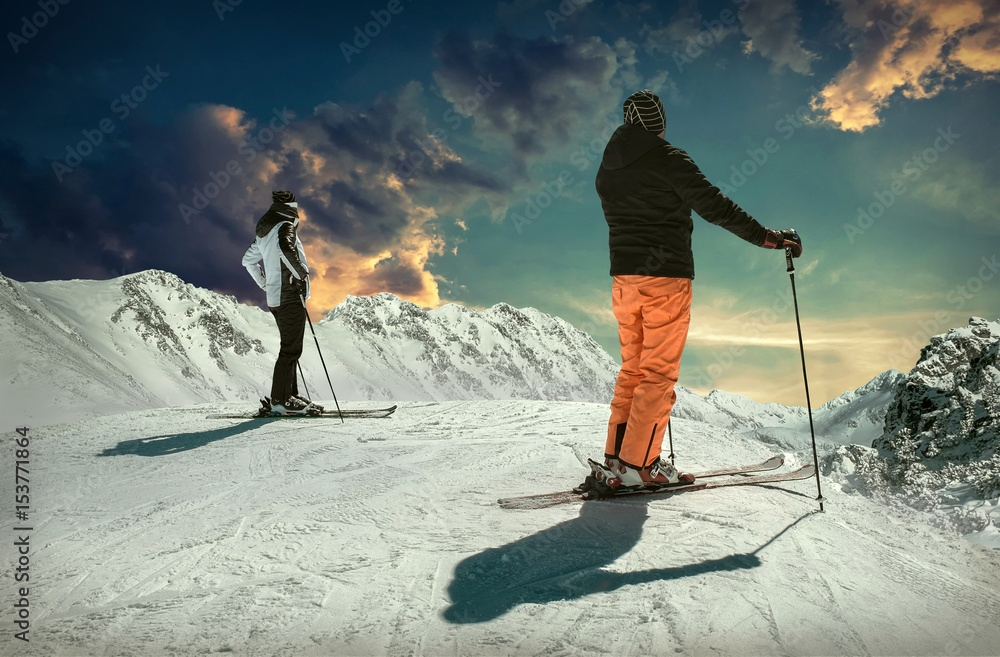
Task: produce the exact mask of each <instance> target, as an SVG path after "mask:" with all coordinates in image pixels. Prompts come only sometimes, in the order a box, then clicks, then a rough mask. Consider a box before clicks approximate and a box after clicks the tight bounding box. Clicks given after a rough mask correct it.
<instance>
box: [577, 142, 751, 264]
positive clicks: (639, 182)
mask: <svg viewBox="0 0 1000 657" xmlns="http://www.w3.org/2000/svg"><path fill="white" fill-rule="evenodd" d="M596 184H597V194H598V196H600V197H601V206H602V207H603V208H604V218H605V219H606V220H607V222H608V230H609V237H608V244H609V246H610V248H611V275H612V276H618V275H642V276H669V277H675V278H694V256H693V254H692V253H691V231H692V230H694V224H693V223H692V221H691V210H694V211H695V212H697V213H698V214H699V215H700V216H701V217H702V218H703V219H706V220H707V221H710V222H712V223H713V224H715V225H717V226H722V227H723V228H725V229H726V230H728V231H730V232H732V233H733V234H735V235H737V236H739V237H742V238H743V239H745V240H746V241H748V242H750V243H751V244H755V245H757V246H760V245H761V244H763V243H764V239H765V236H766V231H765V228H764V227H763V226H761V225H760V224H759V223H757V221H756V220H755V219H754V218H753V217H751V216H750V215H749V214H747V213H746V212H744V211H743V210H742V209H741V208H740V206H738V205H736V204H735V203H733V202H732V201H731V200H729V198H728V197H726V196H725V195H724V194H723V193H722V191H720V190H719V188H718V187H716V186H714V185H713V184H712V183H710V182H709V181H708V179H706V178H705V174H703V173H702V172H701V170H700V169H698V165H696V164H695V163H694V161H692V160H691V157H690V156H689V155H688V154H687V153H685V152H684V151H683V150H681V149H680V148H677V147H676V146H674V145H672V144H670V143H669V142H667V141H665V140H663V139H661V138H660V137H657V136H656V135H654V134H653V133H651V132H648V131H646V130H645V129H643V128H642V127H639V126H636V125H631V124H624V125H622V126H620V127H619V128H618V129H617V130H616V131H615V133H614V134H613V135H612V136H611V140H610V141H609V142H608V145H607V147H606V148H605V149H604V159H603V161H602V162H601V168H600V170H599V171H598V172H597V182H596Z"/></svg>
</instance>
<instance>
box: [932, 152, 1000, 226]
mask: <svg viewBox="0 0 1000 657" xmlns="http://www.w3.org/2000/svg"><path fill="white" fill-rule="evenodd" d="M913 195H914V198H916V199H918V200H919V201H921V202H923V203H926V204H928V205H930V206H932V207H935V208H937V209H939V210H942V211H944V212H945V213H947V216H950V217H961V218H962V219H963V220H965V221H968V222H971V223H972V224H974V225H976V227H977V232H978V231H983V230H985V231H987V232H988V233H992V234H997V233H998V232H1000V218H998V212H997V208H1000V187H998V186H997V184H996V181H995V180H994V179H993V177H992V176H990V175H988V174H987V172H985V171H984V170H983V167H982V166H978V165H976V164H973V163H970V162H957V163H952V164H950V165H949V166H948V167H947V168H946V169H941V170H938V171H936V172H935V174H934V176H932V177H930V178H927V179H925V180H923V181H921V183H920V185H918V186H915V187H914V191H913Z"/></svg>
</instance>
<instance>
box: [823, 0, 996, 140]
mask: <svg viewBox="0 0 1000 657" xmlns="http://www.w3.org/2000/svg"><path fill="white" fill-rule="evenodd" d="M838 5H839V7H840V9H841V12H842V16H843V21H844V24H845V26H846V29H847V30H848V34H849V37H848V38H849V41H850V46H851V49H852V51H853V53H854V56H853V59H852V61H851V62H850V63H849V64H848V65H847V67H846V68H845V69H844V70H842V71H841V72H840V73H839V74H838V75H837V76H836V77H835V78H834V80H833V81H832V82H831V83H829V84H828V85H826V86H825V87H824V88H823V90H822V92H821V94H820V96H819V97H818V98H817V99H816V100H815V101H814V109H816V110H818V111H819V112H821V114H822V115H823V116H824V118H826V120H828V121H829V122H830V123H832V124H833V125H835V126H837V127H838V128H840V129H841V130H845V131H856V132H860V131H862V130H864V129H866V128H869V127H872V126H876V125H878V124H879V121H880V119H879V113H880V112H881V111H882V110H883V109H884V108H885V107H886V106H887V105H888V104H889V102H890V101H891V99H892V98H893V97H894V95H895V94H896V93H897V92H899V93H900V94H901V95H902V96H903V97H905V98H910V99H919V98H930V97H932V96H935V95H937V94H938V93H940V92H941V91H942V90H943V89H945V88H947V87H948V86H950V85H951V84H953V83H954V82H955V81H956V79H957V78H958V77H959V76H960V75H962V76H973V77H977V76H987V77H995V76H996V75H997V73H1000V2H998V0H979V1H973V0H915V1H911V2H908V3H903V4H896V3H891V2H887V1H885V0H864V1H862V2H857V0H838Z"/></svg>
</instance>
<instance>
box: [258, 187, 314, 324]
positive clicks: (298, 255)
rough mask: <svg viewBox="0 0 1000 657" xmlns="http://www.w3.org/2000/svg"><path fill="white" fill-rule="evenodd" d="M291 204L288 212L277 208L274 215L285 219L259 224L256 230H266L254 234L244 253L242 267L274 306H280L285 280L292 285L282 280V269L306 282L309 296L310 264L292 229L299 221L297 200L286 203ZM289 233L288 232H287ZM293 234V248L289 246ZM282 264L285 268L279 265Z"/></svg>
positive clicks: (307, 295) (268, 302) (269, 304)
mask: <svg viewBox="0 0 1000 657" xmlns="http://www.w3.org/2000/svg"><path fill="white" fill-rule="evenodd" d="M284 205H288V206H290V209H291V212H289V213H288V214H286V213H284V212H281V211H278V212H277V214H279V215H281V216H282V217H287V218H288V220H287V221H279V222H277V223H275V224H274V225H273V226H271V227H269V229H267V228H268V227H267V226H263V227H262V226H261V225H260V224H258V233H259V232H261V231H262V228H264V229H267V232H266V233H265V234H264V235H263V236H261V235H260V234H258V235H257V238H256V239H255V240H254V242H253V244H251V245H250V248H249V249H247V252H246V254H244V256H243V266H244V267H246V269H247V271H248V272H250V275H251V276H252V277H253V279H254V280H255V281H256V282H257V285H259V286H260V288H261V289H262V290H266V291H267V305H268V306H271V307H277V306H280V305H281V288H282V284H283V283H284V284H285V285H286V286H288V285H291V284H292V283H294V281H292V280H291V278H290V279H289V280H288V281H282V270H284V273H285V275H286V276H289V277H294V278H295V279H298V280H302V279H305V281H306V296H305V298H306V299H308V298H309V293H310V290H309V265H308V263H307V262H306V252H305V250H304V249H303V248H302V241H301V240H300V239H299V236H298V233H297V231H295V228H296V227H297V226H298V224H299V218H298V217H297V216H294V215H295V214H298V212H297V210H295V209H294V208H297V206H298V204H297V203H286V204H284ZM289 233H290V234H289ZM282 237H284V238H285V239H284V240H283V239H281V238H282ZM293 237H294V251H293V250H291V249H290V248H289V247H290V246H291V241H292V238H293ZM261 261H263V265H264V271H263V272H261V267H260V263H261ZM282 265H284V267H282Z"/></svg>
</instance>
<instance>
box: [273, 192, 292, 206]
mask: <svg viewBox="0 0 1000 657" xmlns="http://www.w3.org/2000/svg"><path fill="white" fill-rule="evenodd" d="M271 200H272V201H274V202H275V203H294V202H295V194H292V193H291V192H285V191H280V190H278V191H273V192H271Z"/></svg>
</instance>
